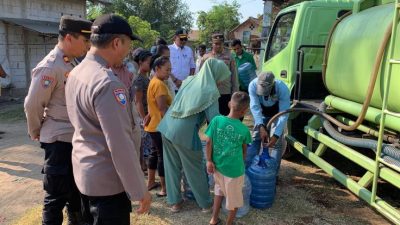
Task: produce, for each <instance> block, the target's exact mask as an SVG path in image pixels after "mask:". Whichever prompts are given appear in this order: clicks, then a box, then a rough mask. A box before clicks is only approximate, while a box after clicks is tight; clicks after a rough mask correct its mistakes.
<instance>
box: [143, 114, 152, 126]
mask: <svg viewBox="0 0 400 225" xmlns="http://www.w3.org/2000/svg"><path fill="white" fill-rule="evenodd" d="M150 120H151V116H150V114H147V115H146V116H145V117H144V118H143V126H147V125H149V123H150Z"/></svg>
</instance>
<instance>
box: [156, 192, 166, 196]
mask: <svg viewBox="0 0 400 225" xmlns="http://www.w3.org/2000/svg"><path fill="white" fill-rule="evenodd" d="M156 196H157V197H166V196H167V193H165V192H164V193H162V192H157V193H156Z"/></svg>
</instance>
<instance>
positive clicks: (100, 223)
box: [82, 192, 132, 225]
mask: <svg viewBox="0 0 400 225" xmlns="http://www.w3.org/2000/svg"><path fill="white" fill-rule="evenodd" d="M82 201H83V202H84V203H85V204H87V209H89V210H88V211H84V217H85V218H86V221H87V222H88V224H91V225H129V224H130V215H129V214H130V213H131V212H132V205H131V201H130V200H129V199H128V197H127V195H126V193H125V192H121V193H119V194H116V195H111V196H100V197H98V196H96V197H93V196H86V195H82Z"/></svg>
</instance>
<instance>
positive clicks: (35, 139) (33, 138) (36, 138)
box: [31, 135, 40, 141]
mask: <svg viewBox="0 0 400 225" xmlns="http://www.w3.org/2000/svg"><path fill="white" fill-rule="evenodd" d="M31 139H32V141H39V140H40V136H39V135H38V136H36V137H33V136H31Z"/></svg>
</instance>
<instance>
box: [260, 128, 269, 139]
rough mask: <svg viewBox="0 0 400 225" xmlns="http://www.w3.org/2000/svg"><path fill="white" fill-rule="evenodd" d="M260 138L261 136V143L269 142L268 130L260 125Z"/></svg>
mask: <svg viewBox="0 0 400 225" xmlns="http://www.w3.org/2000/svg"><path fill="white" fill-rule="evenodd" d="M260 138H261V143H266V142H269V136H268V132H267V130H266V129H265V127H264V126H260Z"/></svg>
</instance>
